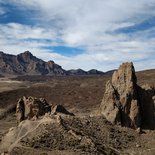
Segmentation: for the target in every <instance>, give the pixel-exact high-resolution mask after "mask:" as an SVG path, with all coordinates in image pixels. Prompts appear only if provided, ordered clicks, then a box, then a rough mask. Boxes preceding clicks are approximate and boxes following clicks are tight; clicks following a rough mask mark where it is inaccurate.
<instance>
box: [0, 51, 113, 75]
mask: <svg viewBox="0 0 155 155" xmlns="http://www.w3.org/2000/svg"><path fill="white" fill-rule="evenodd" d="M0 74H2V75H8V74H9V75H10V74H11V75H104V74H109V72H106V73H104V72H101V71H98V70H96V69H92V70H89V71H84V70H82V69H72V70H68V71H67V70H64V69H63V68H62V67H61V66H60V65H58V64H56V63H55V62H54V61H48V62H45V61H43V60H41V59H39V58H37V57H35V56H33V55H32V53H30V52H29V51H25V52H24V53H21V54H18V55H17V56H16V55H10V54H6V53H4V52H0ZM110 74H112V72H111V71H110Z"/></svg>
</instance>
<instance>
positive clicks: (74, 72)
mask: <svg viewBox="0 0 155 155" xmlns="http://www.w3.org/2000/svg"><path fill="white" fill-rule="evenodd" d="M67 75H87V72H86V71H84V70H82V69H71V70H68V71H67Z"/></svg>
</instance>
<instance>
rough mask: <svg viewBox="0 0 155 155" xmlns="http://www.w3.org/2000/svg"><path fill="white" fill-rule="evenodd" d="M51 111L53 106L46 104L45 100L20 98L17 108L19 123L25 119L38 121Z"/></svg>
mask: <svg viewBox="0 0 155 155" xmlns="http://www.w3.org/2000/svg"><path fill="white" fill-rule="evenodd" d="M50 111H51V106H50V105H49V104H48V103H47V102H46V100H45V99H44V98H39V99H38V98H35V97H28V98H26V97H23V98H20V99H19V100H18V102H17V106H16V117H17V123H20V122H21V121H23V120H25V119H29V120H32V119H37V118H38V117H39V116H42V115H44V114H45V113H47V112H50Z"/></svg>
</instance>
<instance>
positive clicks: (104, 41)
mask: <svg viewBox="0 0 155 155" xmlns="http://www.w3.org/2000/svg"><path fill="white" fill-rule="evenodd" d="M8 2H10V3H12V4H14V5H16V6H18V7H21V8H22V7H23V8H25V9H35V10H38V16H39V17H40V23H41V24H37V25H36V26H26V25H21V24H17V23H10V24H1V25H0V46H1V50H4V51H6V52H10V53H20V52H22V51H24V50H30V51H32V53H33V54H35V55H36V56H38V57H40V58H43V59H44V60H49V59H53V60H54V61H56V63H59V64H60V65H62V66H63V67H64V68H66V69H71V68H83V69H86V70H88V69H91V68H97V69H101V70H104V71H105V70H109V69H113V68H116V67H117V66H118V64H119V63H121V62H123V61H134V62H135V63H136V65H137V66H138V67H137V69H138V70H139V69H144V68H153V67H155V66H154V64H153V63H148V61H149V59H150V58H151V57H152V55H153V54H154V50H155V46H154V41H155V39H154V38H148V35H149V34H151V33H152V32H155V30H152V31H151V30H150V31H148V30H146V31H143V32H136V33H135V34H133V35H132V36H130V35H128V34H113V33H111V32H112V31H114V30H117V29H119V28H123V27H128V26H133V25H134V24H136V23H139V22H141V21H142V20H144V19H146V18H148V17H152V16H154V15H155V10H154V9H153V6H155V0H149V2H148V1H146V0H139V1H135V0H130V1H129V0H108V1H107V0H31V1H27V0H22V1H19V0H8ZM30 18H31V17H30ZM39 25H40V26H39ZM41 25H42V26H41ZM23 39H24V40H23ZM27 39H34V40H33V41H32V40H27ZM39 39H48V40H51V42H44V41H38V40H39ZM53 45H64V46H70V47H82V48H84V49H85V51H84V53H82V54H79V55H76V56H70V57H67V56H63V55H60V54H57V53H56V52H54V51H50V50H48V49H47V50H45V49H42V46H45V47H46V46H47V47H49V46H53ZM146 64H147V65H146Z"/></svg>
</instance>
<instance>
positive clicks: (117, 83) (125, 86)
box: [101, 63, 155, 128]
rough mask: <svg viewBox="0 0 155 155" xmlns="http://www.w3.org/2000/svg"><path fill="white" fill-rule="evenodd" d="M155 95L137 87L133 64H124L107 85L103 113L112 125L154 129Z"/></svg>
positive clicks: (151, 91)
mask: <svg viewBox="0 0 155 155" xmlns="http://www.w3.org/2000/svg"><path fill="white" fill-rule="evenodd" d="M154 95H155V91H154V90H153V89H151V88H149V90H146V89H143V88H141V87H140V86H138V85H137V78H136V74H135V69H134V66H133V64H132V63H123V64H122V65H121V66H120V67H119V69H118V70H117V71H115V72H114V74H113V76H112V80H111V81H108V82H107V84H106V91H105V93H104V97H103V100H102V103H101V113H102V114H103V115H104V116H105V117H106V119H107V120H108V121H110V122H111V123H112V124H121V125H122V126H126V127H131V128H139V127H144V126H147V127H149V128H150V126H151V128H152V127H153V128H154V125H155V116H154V103H153V102H154V101H153V99H152V98H153V96H154ZM147 119H149V120H148V121H147Z"/></svg>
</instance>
